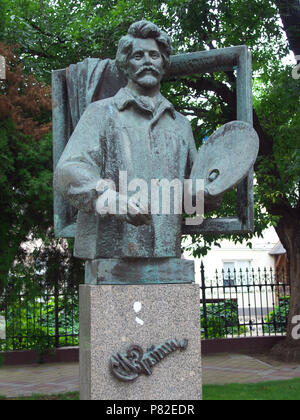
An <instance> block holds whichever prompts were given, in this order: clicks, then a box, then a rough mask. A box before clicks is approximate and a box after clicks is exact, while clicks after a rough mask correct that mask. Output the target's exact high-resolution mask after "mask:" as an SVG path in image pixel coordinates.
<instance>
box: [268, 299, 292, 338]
mask: <svg viewBox="0 0 300 420" xmlns="http://www.w3.org/2000/svg"><path fill="white" fill-rule="evenodd" d="M289 309H290V296H283V297H281V298H279V305H277V306H275V309H274V310H273V311H271V312H269V313H268V316H267V317H266V318H265V320H264V332H266V333H269V334H271V333H286V331H287V321H288V315H289Z"/></svg>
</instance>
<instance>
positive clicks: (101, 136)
mask: <svg viewBox="0 0 300 420" xmlns="http://www.w3.org/2000/svg"><path fill="white" fill-rule="evenodd" d="M196 153H197V152H196V147H195V142H194V138H193V134H192V130H191V126H190V123H189V121H188V120H187V119H186V118H185V117H184V116H182V115H181V114H179V113H178V112H176V111H175V110H174V107H173V105H172V104H170V102H168V101H167V100H166V99H165V98H164V97H163V96H162V95H161V94H160V96H159V99H158V101H157V102H156V105H155V106H154V105H153V103H152V102H151V100H149V98H148V97H136V96H134V95H133V93H132V92H131V91H130V90H129V89H128V88H122V89H120V91H119V92H118V93H117V94H116V95H115V96H114V97H112V98H108V99H103V100H100V101H97V102H94V103H92V104H90V105H89V106H88V108H87V109H86V111H85V112H84V114H83V115H82V117H81V119H80V121H79V123H78V124H77V126H76V128H75V130H74V133H73V134H72V136H71V138H70V140H69V142H68V144H67V146H66V148H65V150H64V152H63V154H62V156H61V158H60V160H59V162H58V165H57V168H56V171H55V175H54V186H55V188H56V189H57V190H58V191H59V192H60V193H61V194H62V195H63V196H64V197H65V198H66V199H68V200H69V202H70V203H71V204H72V205H73V206H74V207H75V208H77V209H78V210H79V212H78V217H77V231H76V237H75V253H74V255H75V256H76V257H78V258H83V259H96V258H125V257H131V258H165V257H179V258H180V255H181V223H182V215H181V214H154V215H152V222H151V224H150V225H143V226H133V225H131V224H129V223H127V222H125V221H122V220H118V219H117V218H116V217H115V216H114V215H106V216H103V215H102V216H101V215H98V214H97V213H96V210H95V203H96V200H97V198H98V192H97V191H96V186H97V184H98V182H99V181H100V179H109V180H112V181H113V182H114V183H115V185H116V189H117V191H118V190H119V171H126V172H127V178H128V182H130V181H131V180H133V179H136V178H140V179H143V180H145V181H146V182H147V184H148V188H149V189H148V191H149V201H150V191H151V188H150V182H151V179H155V180H161V179H167V180H169V181H172V180H174V179H178V180H180V181H181V182H182V186H183V180H184V179H185V178H189V175H190V172H191V168H192V164H193V162H194V160H195V158H196ZM149 210H150V206H149Z"/></svg>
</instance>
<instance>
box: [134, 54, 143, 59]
mask: <svg viewBox="0 0 300 420" xmlns="http://www.w3.org/2000/svg"><path fill="white" fill-rule="evenodd" d="M133 58H134V59H135V60H140V59H141V58H142V54H141V53H137V54H134V56H133Z"/></svg>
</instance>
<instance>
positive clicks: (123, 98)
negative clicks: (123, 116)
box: [114, 87, 176, 120]
mask: <svg viewBox="0 0 300 420" xmlns="http://www.w3.org/2000/svg"><path fill="white" fill-rule="evenodd" d="M159 95H160V96H159V101H158V103H157V105H156V107H155V109H153V108H152V106H151V104H150V101H147V97H143V96H141V97H139V96H135V95H134V94H133V93H132V92H131V91H130V89H128V88H127V87H125V88H121V89H120V90H119V92H118V93H117V94H116V95H115V98H114V100H115V104H116V107H117V108H118V110H119V111H124V110H125V109H126V108H128V107H129V106H130V105H134V106H136V107H137V108H138V109H140V110H142V111H144V112H148V113H151V114H152V115H153V116H155V115H157V114H158V113H159V114H162V113H163V112H165V111H169V112H170V114H171V116H172V117H173V118H174V120H175V119H176V113H175V108H174V106H173V105H172V104H171V103H170V102H169V101H168V100H167V99H166V98H165V97H164V96H163V95H162V94H159Z"/></svg>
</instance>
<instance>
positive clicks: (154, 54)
mask: <svg viewBox="0 0 300 420" xmlns="http://www.w3.org/2000/svg"><path fill="white" fill-rule="evenodd" d="M151 57H152V58H154V59H157V58H159V57H160V55H159V53H158V52H156V51H154V52H152V53H151Z"/></svg>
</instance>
